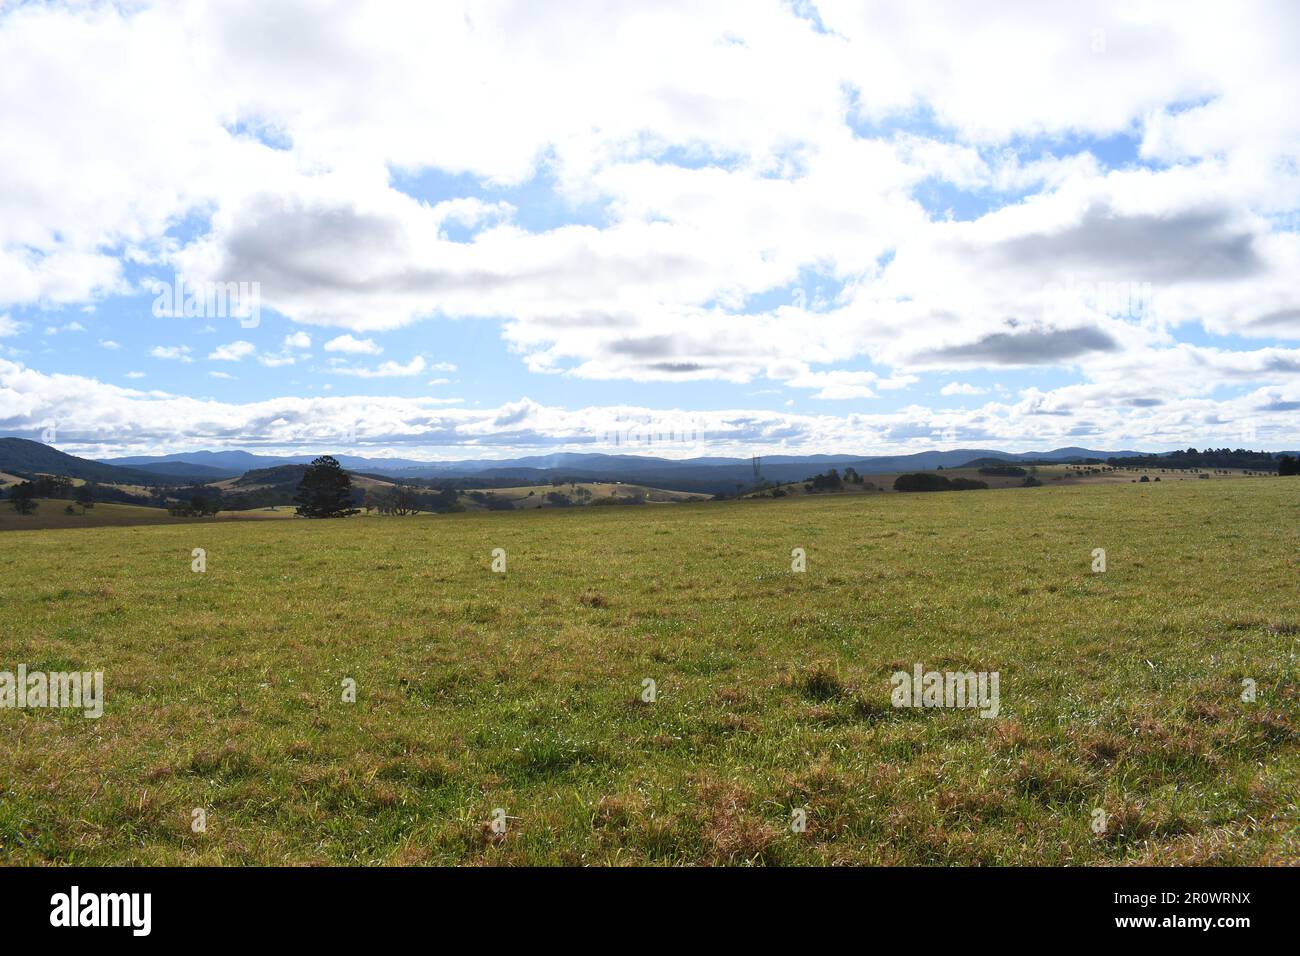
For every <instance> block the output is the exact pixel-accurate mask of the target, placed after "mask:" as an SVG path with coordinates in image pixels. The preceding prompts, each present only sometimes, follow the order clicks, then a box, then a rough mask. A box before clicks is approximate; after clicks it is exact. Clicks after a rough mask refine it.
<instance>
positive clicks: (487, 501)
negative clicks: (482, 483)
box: [469, 491, 515, 511]
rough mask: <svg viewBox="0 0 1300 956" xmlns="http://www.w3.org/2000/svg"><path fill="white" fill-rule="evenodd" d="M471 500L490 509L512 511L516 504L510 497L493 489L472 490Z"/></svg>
mask: <svg viewBox="0 0 1300 956" xmlns="http://www.w3.org/2000/svg"><path fill="white" fill-rule="evenodd" d="M469 500H470V501H472V502H474V503H475V504H476V505H482V506H483V507H484V508H486V509H487V510H488V511H510V510H512V509H513V508H514V506H515V503H514V502H513V501H511V500H510V499H509V498H503V497H502V496H501V495H498V494H496V493H495V492H491V491H471V492H470V493H469Z"/></svg>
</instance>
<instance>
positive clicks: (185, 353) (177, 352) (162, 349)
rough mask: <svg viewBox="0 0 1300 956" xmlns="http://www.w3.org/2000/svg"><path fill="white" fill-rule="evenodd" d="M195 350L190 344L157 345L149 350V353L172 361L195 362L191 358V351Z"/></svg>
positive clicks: (154, 356) (157, 357)
mask: <svg viewBox="0 0 1300 956" xmlns="http://www.w3.org/2000/svg"><path fill="white" fill-rule="evenodd" d="M192 351H194V350H193V349H191V348H190V347H189V346H188V345H155V346H154V347H153V348H151V349H150V350H149V354H150V355H151V356H152V357H153V358H156V359H163V360H164V361H171V362H193V361H194V359H192V358H190V352H192Z"/></svg>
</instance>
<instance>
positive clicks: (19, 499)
mask: <svg viewBox="0 0 1300 956" xmlns="http://www.w3.org/2000/svg"><path fill="white" fill-rule="evenodd" d="M37 498H71V499H72V500H73V501H75V502H76V503H77V505H78V507H80V508H81V513H82V514H83V515H84V514H85V513H86V509H87V508H93V507H95V486H94V485H92V484H90V483H89V482H86V483H85V484H81V485H78V486H76V487H75V488H74V487H73V484H72V481H71V480H70V479H68V478H62V477H56V476H50V475H40V476H39V477H37V478H33V479H32V480H30V481H20V482H19V483H18V484H16V485H14V486H13V487H11V488H10V489H9V503H10V505H12V507H13V509H14V510H15V511H17V512H18V513H19V514H20V515H29V514H32V513H34V512H35V511H36V509H37V508H38V507H39V506H40V502H39V501H37V500H36V499H37ZM67 511H68V513H69V514H76V513H77V512H76V509H75V508H73V506H72V505H68V507H67Z"/></svg>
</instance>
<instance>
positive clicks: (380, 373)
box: [330, 355, 425, 378]
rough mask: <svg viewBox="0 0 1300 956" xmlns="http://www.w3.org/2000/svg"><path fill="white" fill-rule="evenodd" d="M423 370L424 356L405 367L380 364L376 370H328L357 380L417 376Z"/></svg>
mask: <svg viewBox="0 0 1300 956" xmlns="http://www.w3.org/2000/svg"><path fill="white" fill-rule="evenodd" d="M424 370H425V361H424V356H422V355H417V356H415V358H413V359H411V360H410V361H409V362H407V363H406V364H405V365H403V364H401V363H400V362H392V361H389V362H381V363H380V364H379V365H378V366H377V367H376V368H353V367H348V366H337V367H335V368H332V369H330V371H331V372H334V373H335V374H336V375H353V376H356V377H357V378H398V377H402V376H407V375H419V374H420V373H421V372H423V371H424Z"/></svg>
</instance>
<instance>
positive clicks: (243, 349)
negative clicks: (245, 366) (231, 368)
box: [208, 339, 257, 362]
mask: <svg viewBox="0 0 1300 956" xmlns="http://www.w3.org/2000/svg"><path fill="white" fill-rule="evenodd" d="M256 351H257V347H256V346H254V345H253V343H252V342H245V341H244V340H242V339H240V340H237V341H234V342H227V343H226V344H225V345H219V346H217V347H216V348H215V349H213V350H212V351H211V352H209V353H208V358H209V359H210V360H211V361H214V362H238V361H240V360H241V359H246V358H248V356H250V355H252V354H253V353H254V352H256Z"/></svg>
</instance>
